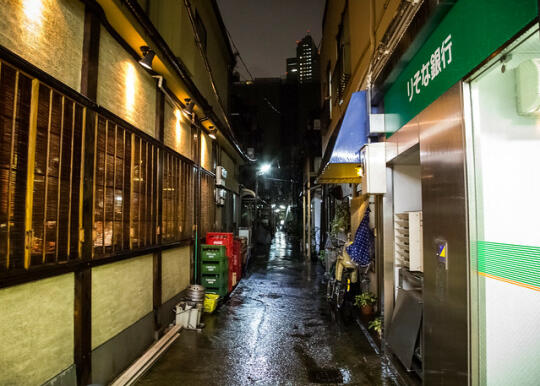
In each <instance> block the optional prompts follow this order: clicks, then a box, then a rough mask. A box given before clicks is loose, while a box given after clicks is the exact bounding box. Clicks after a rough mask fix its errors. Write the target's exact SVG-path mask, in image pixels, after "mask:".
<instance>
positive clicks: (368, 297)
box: [354, 292, 377, 315]
mask: <svg viewBox="0 0 540 386" xmlns="http://www.w3.org/2000/svg"><path fill="white" fill-rule="evenodd" d="M376 300H377V298H376V297H375V295H373V294H372V293H371V292H362V293H361V294H360V295H356V297H355V299H354V305H355V306H357V307H360V310H361V311H362V314H364V315H371V314H372V313H373V304H375V301H376Z"/></svg>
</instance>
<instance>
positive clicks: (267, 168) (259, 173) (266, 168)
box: [255, 163, 272, 198]
mask: <svg viewBox="0 0 540 386" xmlns="http://www.w3.org/2000/svg"><path fill="white" fill-rule="evenodd" d="M271 168H272V164H269V163H265V164H262V165H261V167H260V169H259V170H258V171H257V174H256V175H255V197H257V198H258V197H259V176H262V175H263V174H266V173H268V172H269V171H270V169H271Z"/></svg>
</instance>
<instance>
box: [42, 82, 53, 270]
mask: <svg viewBox="0 0 540 386" xmlns="http://www.w3.org/2000/svg"><path fill="white" fill-rule="evenodd" d="M52 105H53V90H52V89H50V91H49V121H48V123H47V151H46V156H45V194H44V195H45V198H44V200H43V244H42V246H41V247H42V250H41V261H42V262H43V263H45V260H46V256H47V206H48V201H49V200H48V195H49V155H50V148H51V123H52Z"/></svg>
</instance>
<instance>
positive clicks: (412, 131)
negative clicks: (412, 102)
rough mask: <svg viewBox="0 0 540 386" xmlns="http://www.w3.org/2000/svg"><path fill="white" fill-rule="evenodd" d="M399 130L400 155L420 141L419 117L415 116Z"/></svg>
mask: <svg viewBox="0 0 540 386" xmlns="http://www.w3.org/2000/svg"><path fill="white" fill-rule="evenodd" d="M399 132H400V133H401V135H400V136H399V140H398V155H399V154H401V153H403V152H404V151H406V150H408V149H410V148H411V147H413V146H414V145H416V144H417V143H418V141H419V125H418V117H415V118H413V119H412V120H411V121H410V122H409V123H407V124H406V125H405V126H403V127H402V128H401V129H400V130H399Z"/></svg>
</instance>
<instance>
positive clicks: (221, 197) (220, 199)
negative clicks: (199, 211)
mask: <svg viewBox="0 0 540 386" xmlns="http://www.w3.org/2000/svg"><path fill="white" fill-rule="evenodd" d="M226 197H227V191H226V190H225V189H221V188H216V204H217V205H219V206H223V205H225V198H226Z"/></svg>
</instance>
